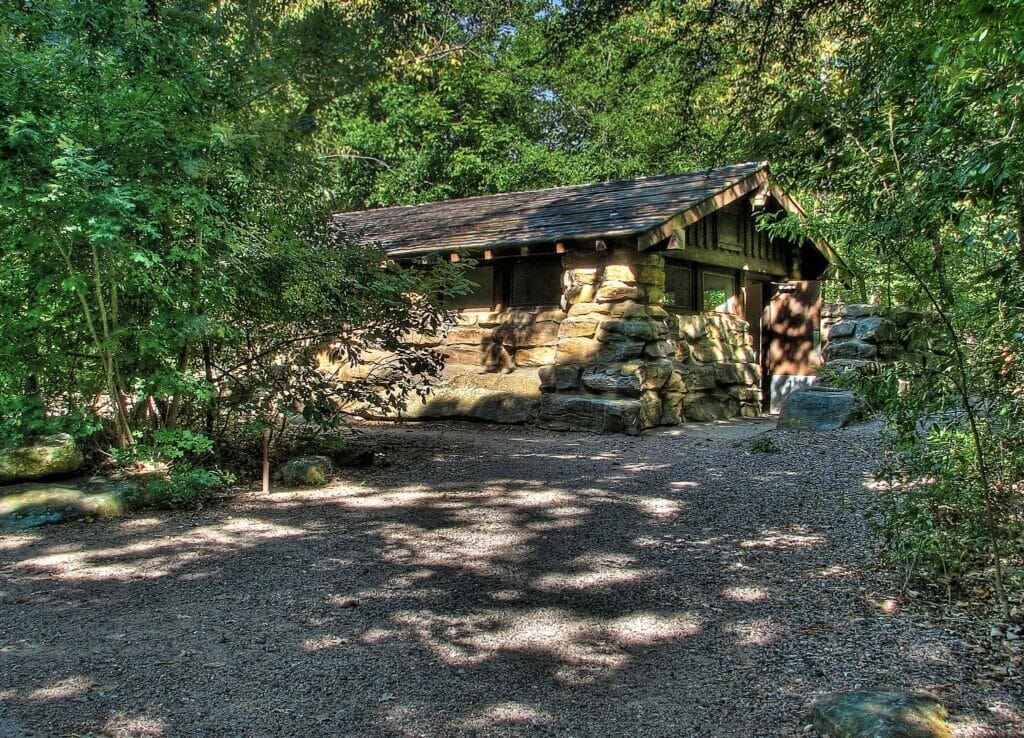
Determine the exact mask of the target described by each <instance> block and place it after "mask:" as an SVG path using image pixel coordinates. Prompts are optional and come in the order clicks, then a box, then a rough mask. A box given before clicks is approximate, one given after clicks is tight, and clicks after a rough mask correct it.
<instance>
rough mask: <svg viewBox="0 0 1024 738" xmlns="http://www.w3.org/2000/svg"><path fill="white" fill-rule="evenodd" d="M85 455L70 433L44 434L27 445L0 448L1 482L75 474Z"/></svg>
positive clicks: (83, 461) (7, 482)
mask: <svg viewBox="0 0 1024 738" xmlns="http://www.w3.org/2000/svg"><path fill="white" fill-rule="evenodd" d="M83 463H85V458H84V457H83V455H82V450H81V449H80V448H79V447H78V444H77V443H75V439H74V438H72V437H71V436H70V435H68V434H67V433H56V434H54V435H51V436H43V437H42V438H39V439H37V440H36V441H34V442H33V443H32V444H30V445H27V446H15V447H14V448H8V449H0V484H9V483H11V482H18V481H22V480H26V481H27V480H32V479H43V478H45V477H55V476H60V475H62V474H72V473H74V472H76V471H78V469H80V468H81V467H82V464H83Z"/></svg>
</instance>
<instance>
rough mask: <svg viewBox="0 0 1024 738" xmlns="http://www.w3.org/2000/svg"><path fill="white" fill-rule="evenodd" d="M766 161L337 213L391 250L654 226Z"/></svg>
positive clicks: (350, 229)
mask: <svg viewBox="0 0 1024 738" xmlns="http://www.w3.org/2000/svg"><path fill="white" fill-rule="evenodd" d="M766 174H767V164H766V163H765V162H749V163H746V164H733V165H730V166H725V167H716V168H714V169H702V170H699V171H695V172H687V173H686V174H675V175H663V176H657V177H640V178H637V179H622V180H616V181H614V182H597V183H594V184H585V185H575V186H571V187H553V188H550V189H545V190H533V191H529V192H509V193H505V194H500V195H484V196H482V197H467V198H464V199H460V200H448V201H446V202H433V203H425V204H422V205H402V206H398V207H391V208H379V209H375V210H363V211H358V212H351V213H340V214H338V215H335V216H334V218H333V219H332V220H333V224H334V226H335V227H337V228H338V229H339V230H340V232H341V233H342V235H343V236H345V237H348V238H351V239H354V240H356V241H358V242H361V243H366V244H377V245H379V246H380V247H381V248H383V249H384V251H385V252H387V253H388V254H389V255H391V256H396V257H398V256H412V255H415V254H424V253H430V252H434V251H450V250H458V249H468V250H478V249H488V248H495V247H502V246H521V245H527V244H536V243H551V242H555V241H568V240H573V239H587V238H601V237H609V236H628V235H632V234H640V233H643V232H646V231H649V230H650V229H652V228H655V227H657V226H659V225H661V224H663V223H665V222H666V221H668V220H670V219H672V218H674V217H675V216H677V215H679V214H680V213H683V212H684V211H687V210H690V209H692V208H696V207H698V206H701V205H702V204H706V203H708V202H709V201H712V200H714V199H715V198H716V196H719V195H721V194H722V193H724V192H725V191H727V190H730V189H731V188H735V187H736V186H737V185H739V184H741V183H744V182H745V181H751V182H752V181H753V180H754V178H759V179H760V178H763V177H765V176H766Z"/></svg>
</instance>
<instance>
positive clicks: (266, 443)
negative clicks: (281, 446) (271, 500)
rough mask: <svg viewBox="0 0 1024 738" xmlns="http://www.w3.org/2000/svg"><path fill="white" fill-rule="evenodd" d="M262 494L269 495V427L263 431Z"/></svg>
mask: <svg viewBox="0 0 1024 738" xmlns="http://www.w3.org/2000/svg"><path fill="white" fill-rule="evenodd" d="M263 494H265V495H267V494H270V426H269V425H268V426H267V427H266V428H264V429H263Z"/></svg>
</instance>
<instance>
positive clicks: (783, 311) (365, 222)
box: [333, 162, 841, 434]
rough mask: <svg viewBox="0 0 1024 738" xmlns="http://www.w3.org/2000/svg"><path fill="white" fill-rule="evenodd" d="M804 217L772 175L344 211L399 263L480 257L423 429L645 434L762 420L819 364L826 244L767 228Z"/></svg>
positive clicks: (358, 234) (736, 170)
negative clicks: (514, 427)
mask: <svg viewBox="0 0 1024 738" xmlns="http://www.w3.org/2000/svg"><path fill="white" fill-rule="evenodd" d="M775 214H791V215H795V216H797V217H803V213H802V211H801V209H800V207H799V206H798V205H797V204H796V203H795V202H794V201H793V200H792V199H791V198H790V197H789V196H788V195H786V193H785V192H783V191H782V189H781V188H780V187H778V186H777V185H776V184H775V183H774V182H772V180H771V178H770V176H769V171H768V166H767V164H766V163H765V162H752V163H745V164H736V165H731V166H723V167H716V168H712V169H704V170H699V171H693V172H687V173H684V174H675V175H665V176H653V177H642V178H636V179H624V180H618V181H611V182H599V183H594V184H585V185H577V186H569V187H555V188H550V189H543V190H535V191H530V192H511V193H504V194H497V195H486V196H482V197H470V198H464V199H458V200H451V201H446V202H435V203H426V204H421V205H406V206H398V207H389V208H380V209H374V210H364V211H359V212H350V213H341V214H338V215H336V216H334V218H333V225H334V226H335V227H336V228H337V229H338V230H339V231H340V232H341V234H342V236H343V237H344V238H348V239H354V240H356V241H358V242H361V243H365V244H368V245H369V244H373V245H376V246H377V247H378V248H380V249H382V250H383V251H384V252H385V253H386V254H387V256H388V257H389V258H391V259H395V260H398V261H399V262H415V261H416V260H418V259H422V258H424V257H429V256H431V255H436V254H440V255H442V256H443V257H444V258H450V259H452V260H453V261H457V260H459V259H467V258H471V259H473V261H474V263H475V266H473V267H472V269H470V270H469V272H468V277H469V279H470V280H471V282H472V283H473V284H474V285H475V287H474V289H473V291H472V292H471V293H469V294H466V295H463V296H461V297H459V298H457V299H453V300H451V302H450V305H449V306H450V307H451V308H452V309H453V311H454V312H455V314H456V316H457V320H456V322H455V324H454V325H453V326H452V327H451V329H450V330H449V331H448V333H447V335H446V336H445V337H444V339H443V341H442V342H441V343H439V345H438V346H437V350H438V351H441V352H443V353H444V355H445V356H446V366H445V369H444V371H443V373H442V376H441V377H440V380H439V382H438V384H437V386H436V387H435V389H434V392H433V394H432V395H431V396H430V397H429V398H427V399H426V400H425V401H416V402H415V403H413V404H412V405H411V406H410V407H409V408H408V409H407V412H406V415H408V416H409V417H415V418H469V419H477V420H485V421H491V422H499V423H536V424H538V425H540V426H542V427H546V428H552V429H560V430H583V431H594V432H621V433H630V434H637V433H640V432H642V431H643V430H645V429H648V428H652V427H655V426H659V425H675V424H678V423H682V422H685V421H709V420H721V419H726V418H731V417H736V416H742V417H755V416H758V415H760V414H762V413H763V412H766V411H770V410H772V409H773V408H776V407H777V406H778V403H779V402H780V400H781V398H782V397H783V396H784V395H785V394H786V393H787V392H789V391H791V390H792V389H793V388H795V387H797V386H800V385H801V384H806V383H809V382H813V381H814V380H813V378H814V375H815V372H816V368H817V365H818V359H817V342H818V329H819V303H820V297H819V294H820V293H819V281H820V280H822V279H825V278H828V277H829V276H830V275H834V274H835V269H834V267H836V266H837V265H841V262H840V261H839V259H838V257H837V256H836V255H835V253H834V252H833V250H832V249H831V248H829V247H828V245H827V244H824V243H821V242H816V241H812V240H809V239H803V238H802V239H799V240H791V239H788V238H784V237H780V236H777V235H772V234H771V233H769V231H767V230H765V229H764V228H763V227H759V226H760V225H763V224H762V223H760V222H759V221H761V219H762V217H763V216H771V215H775Z"/></svg>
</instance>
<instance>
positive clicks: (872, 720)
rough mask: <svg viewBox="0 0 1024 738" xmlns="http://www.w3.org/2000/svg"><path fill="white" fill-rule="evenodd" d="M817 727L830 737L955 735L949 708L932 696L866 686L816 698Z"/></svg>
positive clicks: (813, 712)
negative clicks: (948, 715) (948, 718)
mask: <svg viewBox="0 0 1024 738" xmlns="http://www.w3.org/2000/svg"><path fill="white" fill-rule="evenodd" d="M811 718H812V719H813V721H814V727H815V729H816V730H817V731H818V732H819V733H821V734H822V735H823V736H828V737H829V738H952V735H953V733H952V731H951V730H950V727H949V723H947V722H946V709H945V708H944V707H943V706H942V705H941V704H940V703H939V702H938V701H937V700H936V699H935V698H933V697H930V696H928V695H922V694H911V693H908V692H896V691H888V690H871V689H863V690H859V691H857V692H847V693H836V694H830V695H825V696H824V697H821V698H819V699H817V700H815V701H814V704H813V705H812V706H811Z"/></svg>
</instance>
